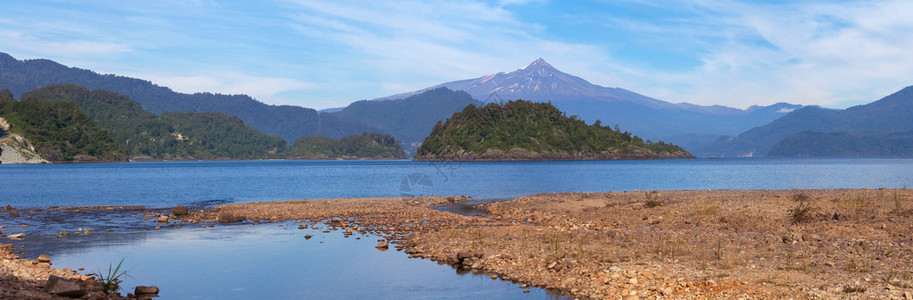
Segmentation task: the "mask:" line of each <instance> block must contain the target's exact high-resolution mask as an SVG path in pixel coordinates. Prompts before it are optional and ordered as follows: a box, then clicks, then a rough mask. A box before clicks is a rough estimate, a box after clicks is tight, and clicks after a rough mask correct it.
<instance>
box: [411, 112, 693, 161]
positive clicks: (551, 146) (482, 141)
mask: <svg viewBox="0 0 913 300" xmlns="http://www.w3.org/2000/svg"><path fill="white" fill-rule="evenodd" d="M670 158H694V156H692V155H691V153H688V151H685V150H684V149H682V148H681V147H679V146H675V145H671V144H666V143H664V142H662V141H660V142H656V143H654V142H652V141H649V140H647V141H644V140H643V139H641V138H639V137H637V136H634V135H632V134H631V133H630V132H627V131H625V132H621V130H620V129H618V126H617V125H616V126H615V128H614V129H612V128H610V127H608V126H602V123H601V122H600V121H596V123H595V124H593V125H587V124H586V122H584V121H583V120H580V119H578V118H577V117H576V116H571V117H568V116H567V115H565V114H564V113H562V112H561V111H560V110H558V109H557V108H555V107H554V106H553V105H551V104H550V103H533V102H530V101H524V100H517V101H510V102H507V103H505V104H502V105H499V104H494V103H492V104H488V105H486V106H483V107H476V106H475V105H471V104H470V105H469V106H467V107H466V108H465V109H463V111H462V112H457V113H454V114H453V116H452V117H451V118H450V119H447V121H446V122H444V123H441V122H438V124H437V125H435V126H434V129H433V130H432V132H431V135H429V136H428V137H427V138H425V141H424V142H423V143H422V146H421V147H419V148H418V151H417V154H416V155H415V160H424V161H429V160H455V161H524V160H620V159H670Z"/></svg>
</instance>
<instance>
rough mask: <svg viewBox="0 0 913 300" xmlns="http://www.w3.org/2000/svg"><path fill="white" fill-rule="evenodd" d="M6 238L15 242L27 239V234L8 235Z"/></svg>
mask: <svg viewBox="0 0 913 300" xmlns="http://www.w3.org/2000/svg"><path fill="white" fill-rule="evenodd" d="M6 237H7V238H11V239H14V240H21V239H23V238H25V234H24V233H17V234H10V235H7V236H6Z"/></svg>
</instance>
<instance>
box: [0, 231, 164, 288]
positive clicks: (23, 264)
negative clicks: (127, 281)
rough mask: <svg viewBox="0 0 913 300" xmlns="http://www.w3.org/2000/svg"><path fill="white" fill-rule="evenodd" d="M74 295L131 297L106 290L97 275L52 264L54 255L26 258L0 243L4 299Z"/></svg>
mask: <svg viewBox="0 0 913 300" xmlns="http://www.w3.org/2000/svg"><path fill="white" fill-rule="evenodd" d="M150 296H151V295H150ZM73 298H77V299H131V298H124V297H121V296H120V295H117V294H113V293H112V294H106V293H104V292H102V283H101V282H100V281H98V280H97V279H96V278H95V277H93V276H86V275H80V274H79V273H77V271H76V270H71V269H70V268H64V269H56V268H53V267H51V257H50V256H47V255H40V256H38V258H37V259H34V260H29V259H23V258H20V257H19V256H18V255H16V254H13V245H10V244H0V299H73ZM144 298H146V297H144ZM133 299H136V297H133Z"/></svg>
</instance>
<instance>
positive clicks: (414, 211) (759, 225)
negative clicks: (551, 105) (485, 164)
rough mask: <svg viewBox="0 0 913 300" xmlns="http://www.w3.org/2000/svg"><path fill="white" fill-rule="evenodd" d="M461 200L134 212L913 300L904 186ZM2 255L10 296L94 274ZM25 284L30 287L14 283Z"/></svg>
mask: <svg viewBox="0 0 913 300" xmlns="http://www.w3.org/2000/svg"><path fill="white" fill-rule="evenodd" d="M464 200H465V198H464V197H422V198H398V197H397V198H355V199H320V200H295V201H282V202H252V203H235V204H227V205H221V206H217V207H214V208H206V209H193V208H192V209H190V210H189V211H186V214H185V210H184V208H175V209H172V210H167V211H159V212H143V213H138V212H132V213H133V214H135V215H134V216H136V217H135V218H133V219H134V220H136V222H145V223H155V224H158V225H155V226H160V225H161V226H163V229H168V228H171V227H201V228H204V227H209V226H212V225H214V224H219V223H221V224H222V225H229V224H236V223H239V222H241V223H242V224H270V223H274V222H280V221H282V222H289V221H292V222H294V224H296V226H295V227H297V228H298V229H310V228H314V229H316V228H318V227H319V228H321V229H326V230H322V231H319V233H312V234H328V235H337V234H338V235H344V236H350V235H361V234H373V235H376V236H377V237H378V240H377V244H376V247H377V248H378V249H381V250H384V249H390V250H393V249H395V250H400V251H403V252H404V253H406V255H410V256H412V257H417V258H426V259H430V260H433V261H436V262H438V263H439V264H449V265H451V266H453V267H454V268H457V269H458V271H460V272H474V273H480V274H486V275H485V276H489V277H490V278H491V279H492V280H506V281H512V282H516V283H519V284H522V285H521V287H527V286H528V287H542V288H545V289H548V290H551V291H554V292H556V293H560V294H566V295H570V296H572V297H575V298H580V299H787V298H793V299H913V294H911V293H913V248H911V245H913V234H911V232H913V221H911V216H913V192H911V191H910V190H906V189H853V190H747V191H710V190H707V191H628V192H609V193H562V194H536V195H530V196H526V197H520V198H516V199H511V200H507V201H500V202H494V203H487V204H482V205H480V206H478V207H477V209H478V211H479V213H477V214H475V215H471V216H467V215H460V214H455V213H451V212H446V211H442V210H441V209H432V207H437V208H439V207H440V206H441V205H443V206H447V205H453V204H455V203H459V202H461V201H464ZM4 217H6V219H5V221H10V220H11V218H14V217H10V216H6V215H4ZM7 223H8V222H7ZM217 226H218V225H217ZM286 226H288V225H286ZM139 230H145V229H139ZM4 233H7V232H4ZM302 235H305V234H302ZM308 237H309V236H304V238H308ZM26 238H28V237H26ZM4 249H5V250H4V251H6V253H5V254H4V255H5V257H7V258H6V259H5V260H4V269H3V291H4V293H10V292H11V291H13V292H15V291H19V292H18V293H19V294H4V295H5V296H9V295H14V296H15V295H32V294H23V293H46V291H47V290H46V289H45V288H44V287H45V285H46V282H47V280H48V278H49V277H48V276H49V275H51V274H56V275H55V276H62V277H63V276H69V277H64V278H71V279H72V280H74V282H78V284H83V285H85V284H86V280H88V279H90V278H87V277H85V275H79V274H78V273H76V272H73V271H72V270H55V269H53V268H50V267H47V266H43V265H41V264H40V263H39V262H38V261H37V260H23V259H18V258H16V257H13V255H14V254H12V253H10V252H11V251H12V250H13V249H10V247H6V248H4ZM22 251H28V249H24V250H22ZM33 261H34V262H33ZM10 265H15V266H18V267H8V266H10ZM20 269H26V270H33V269H34V270H44V271H40V272H38V273H28V274H25V275H23V273H21V272H19V271H17V270H20ZM23 282H28V283H27V284H26V285H28V286H31V288H29V287H24V288H18V287H17V286H22V284H25V283H23ZM85 290H86V291H90V293H91V288H90V287H89V286H88V285H86V288H85ZM42 295H45V294H42ZM86 295H89V294H86ZM86 295H84V296H82V297H87V296H86ZM95 295H97V293H96V294H95ZM46 296H47V297H53V296H50V295H46Z"/></svg>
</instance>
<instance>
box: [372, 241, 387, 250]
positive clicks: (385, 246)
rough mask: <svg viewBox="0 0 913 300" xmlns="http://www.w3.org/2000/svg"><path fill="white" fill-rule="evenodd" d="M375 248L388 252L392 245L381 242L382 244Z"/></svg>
mask: <svg viewBox="0 0 913 300" xmlns="http://www.w3.org/2000/svg"><path fill="white" fill-rule="evenodd" d="M374 248H377V249H384V250H386V249H387V248H390V245H389V244H387V242H380V244H377V246H374Z"/></svg>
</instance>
